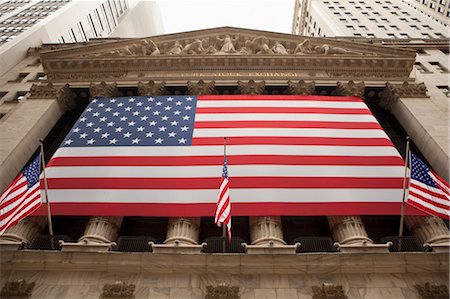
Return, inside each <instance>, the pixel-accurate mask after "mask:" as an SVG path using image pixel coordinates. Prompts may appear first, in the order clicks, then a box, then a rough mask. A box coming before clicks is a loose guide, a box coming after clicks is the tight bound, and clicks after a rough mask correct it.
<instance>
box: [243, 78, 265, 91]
mask: <svg viewBox="0 0 450 299" xmlns="http://www.w3.org/2000/svg"><path fill="white" fill-rule="evenodd" d="M237 84H238V85H237V91H238V93H239V94H266V93H267V92H266V82H264V81H261V82H255V81H254V80H250V81H248V82H242V81H238V83H237Z"/></svg>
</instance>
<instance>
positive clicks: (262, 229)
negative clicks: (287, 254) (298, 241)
mask: <svg viewBox="0 0 450 299" xmlns="http://www.w3.org/2000/svg"><path fill="white" fill-rule="evenodd" d="M250 238H251V242H252V245H286V242H284V240H283V239H284V238H283V227H282V224H281V217H280V216H270V217H250Z"/></svg>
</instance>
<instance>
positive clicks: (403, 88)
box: [379, 81, 428, 110]
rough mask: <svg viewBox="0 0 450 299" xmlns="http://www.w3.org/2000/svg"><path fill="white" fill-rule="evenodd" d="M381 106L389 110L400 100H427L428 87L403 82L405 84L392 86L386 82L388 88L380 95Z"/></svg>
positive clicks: (422, 84)
mask: <svg viewBox="0 0 450 299" xmlns="http://www.w3.org/2000/svg"><path fill="white" fill-rule="evenodd" d="M379 96H380V103H379V105H380V106H381V107H382V108H384V109H386V110H388V109H390V108H391V107H392V105H394V104H395V103H396V102H397V101H398V100H399V99H400V98H427V97H428V95H427V87H426V86H425V84H424V83H419V84H414V83H408V82H406V81H405V82H403V84H392V83H389V82H386V87H385V88H384V89H383V90H382V91H381V92H380V93H379Z"/></svg>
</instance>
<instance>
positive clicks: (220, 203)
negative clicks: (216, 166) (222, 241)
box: [215, 155, 231, 239]
mask: <svg viewBox="0 0 450 299" xmlns="http://www.w3.org/2000/svg"><path fill="white" fill-rule="evenodd" d="M215 222H216V224H217V225H218V226H219V227H221V226H222V225H223V224H225V225H226V226H227V231H228V238H229V239H231V202H230V188H229V181H228V168H227V157H226V155H225V156H224V158H223V171H222V182H221V184H220V188H219V198H218V200H217V209H216V217H215Z"/></svg>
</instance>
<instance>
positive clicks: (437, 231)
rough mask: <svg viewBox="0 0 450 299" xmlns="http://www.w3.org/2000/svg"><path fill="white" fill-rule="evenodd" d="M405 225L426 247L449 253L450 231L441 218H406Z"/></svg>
mask: <svg viewBox="0 0 450 299" xmlns="http://www.w3.org/2000/svg"><path fill="white" fill-rule="evenodd" d="M405 223H406V226H407V227H408V229H409V230H410V231H411V232H412V233H413V234H414V235H415V236H416V237H417V238H418V239H419V240H420V241H421V242H422V243H423V244H424V245H429V246H430V247H431V248H432V249H433V251H445V252H448V251H449V249H450V235H449V230H448V228H447V225H446V224H445V222H444V220H442V219H441V218H439V217H436V216H428V217H423V216H406V217H405Z"/></svg>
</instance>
